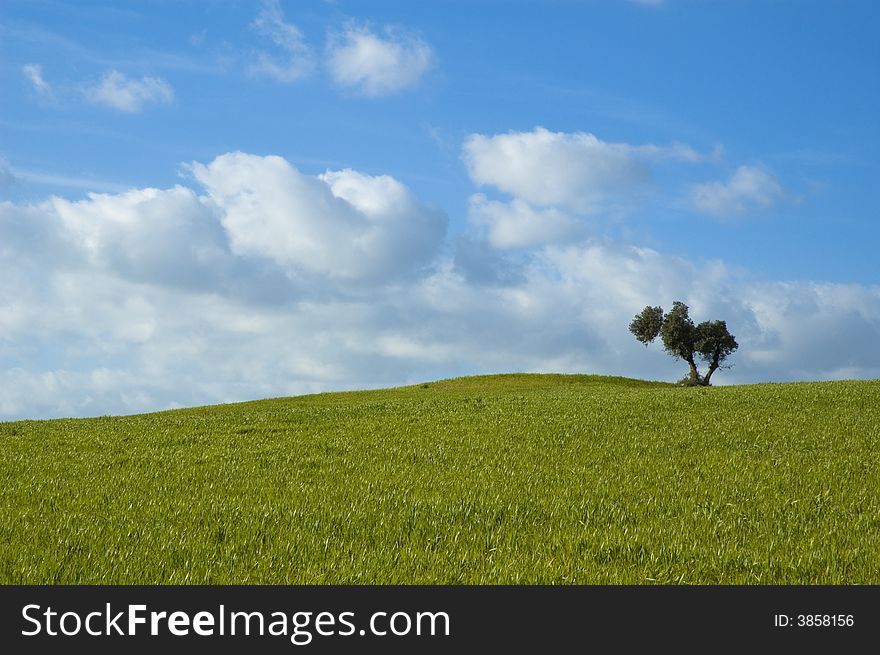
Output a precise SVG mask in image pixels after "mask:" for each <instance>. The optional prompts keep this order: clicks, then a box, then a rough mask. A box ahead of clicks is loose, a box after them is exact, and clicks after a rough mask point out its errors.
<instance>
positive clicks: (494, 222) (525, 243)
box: [468, 193, 584, 249]
mask: <svg viewBox="0 0 880 655" xmlns="http://www.w3.org/2000/svg"><path fill="white" fill-rule="evenodd" d="M468 210H469V211H468V213H469V218H470V220H471V222H472V223H474V224H475V225H480V226H485V228H486V229H487V238H488V242H489V244H490V245H491V246H492V247H493V248H499V249H508V248H522V247H529V246H540V245H545V244H549V243H557V242H561V241H571V240H573V239H576V238H577V237H578V236H583V232H584V231H583V226H582V225H581V224H580V223H579V222H578V221H576V220H575V219H573V218H572V217H570V216H568V215H566V214H565V213H563V212H561V211H559V210H557V209H554V208H548V209H535V208H534V207H532V206H530V205H529V204H528V203H526V202H524V201H522V200H520V199H518V198H515V199H514V200H512V201H511V202H498V201H496V200H489V199H488V198H486V196H485V195H483V194H482V193H477V194H474V195H472V196H471V198H470V202H469V208H468Z"/></svg>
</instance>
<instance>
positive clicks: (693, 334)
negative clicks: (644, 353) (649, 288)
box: [629, 301, 739, 386]
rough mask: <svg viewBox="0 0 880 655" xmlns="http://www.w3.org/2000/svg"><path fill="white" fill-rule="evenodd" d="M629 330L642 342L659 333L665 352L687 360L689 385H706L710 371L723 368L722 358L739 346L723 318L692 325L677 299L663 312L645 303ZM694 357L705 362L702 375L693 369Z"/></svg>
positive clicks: (651, 338)
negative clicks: (706, 366) (706, 365)
mask: <svg viewBox="0 0 880 655" xmlns="http://www.w3.org/2000/svg"><path fill="white" fill-rule="evenodd" d="M629 331H630V332H632V333H633V335H634V336H635V338H636V339H638V340H639V341H640V342H642V343H643V344H645V346H647V345H648V344H649V343H651V342H652V341H654V339H656V338H657V337H658V336H659V337H660V340H661V341H662V342H663V349H664V350H665V351H666V352H667V353H669V354H670V355H671V356H672V357H675V358H676V359H682V360H684V361H685V362H687V364H688V367H689V375H688V383H689V384H692V385H704V386H709V380H710V379H711V378H712V374H713V373H714V372H715V371H717V370H718V369H719V368H723V363H724V361H725V360H726V359H727V358H728V357H729V356H730V354H731V353H733V352H734V351H735V350H736V349H737V348H738V347H739V344H738V343H737V342H736V339H735V338H734V336H733V335H732V334H730V332H729V331H728V330H727V324H726V323H725V322H724V321H703V322H702V323H700V324H699V325H694V322H693V320H691V318H690V316H689V315H688V306H687V305H685V304H684V303H683V302H679V301H675V302H674V303H672V309H670V310H669V311H668V312H667V313H665V314H664V313H663V309H662V308H661V307H651V306H650V305H649V306H648V307H645V308H644V309H643V310H642V311H641V312H640V313H638V314H636V316H635V318H634V319H633V320H632V322H631V323H630V324H629ZM697 359H700V360H702V361H703V362H705V363H706V364H708V368H707V369H706V373H705V374H704V375H700V372H699V370H698V369H697V361H696V360H697Z"/></svg>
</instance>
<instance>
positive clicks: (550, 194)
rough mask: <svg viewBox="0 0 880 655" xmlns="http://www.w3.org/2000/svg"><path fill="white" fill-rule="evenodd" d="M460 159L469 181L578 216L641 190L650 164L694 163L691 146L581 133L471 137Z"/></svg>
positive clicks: (695, 155)
mask: <svg viewBox="0 0 880 655" xmlns="http://www.w3.org/2000/svg"><path fill="white" fill-rule="evenodd" d="M463 158H464V161H465V164H466V165H467V168H468V172H469V173H470V176H471V179H472V180H473V181H474V182H475V183H476V184H479V185H483V186H493V187H496V188H497V189H499V190H501V191H503V192H505V193H508V194H511V195H513V196H515V197H518V198H520V199H522V200H525V201H527V202H529V203H531V204H533V205H540V206H551V205H556V206H559V207H562V208H566V209H568V210H570V211H574V212H578V213H592V212H596V211H599V210H600V209H602V208H603V207H605V206H606V205H607V203H608V202H609V201H612V200H614V199H616V198H621V197H625V196H628V195H630V194H633V193H636V192H638V191H640V190H642V189H643V188H644V187H645V186H646V184H647V183H648V182H649V181H650V168H649V165H648V164H649V162H650V161H651V160H657V159H663V158H669V159H676V160H683V161H698V160H699V159H700V155H699V154H698V153H697V152H696V151H694V150H693V149H692V148H690V147H688V146H685V145H682V144H673V145H671V146H657V145H654V144H644V145H630V144H627V143H609V142H607V141H602V140H601V139H599V138H598V137H596V136H595V135H593V134H589V133H586V132H573V133H566V132H551V131H549V130H547V129H545V128H543V127H537V128H535V129H534V130H532V131H531V132H508V133H507V134H497V135H494V136H485V135H482V134H472V135H470V136H469V137H468V138H467V139H466V140H465V143H464V150H463Z"/></svg>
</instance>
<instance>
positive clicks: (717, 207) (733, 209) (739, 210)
mask: <svg viewBox="0 0 880 655" xmlns="http://www.w3.org/2000/svg"><path fill="white" fill-rule="evenodd" d="M783 198H785V191H784V190H783V188H782V185H781V184H780V183H779V181H778V180H777V179H776V177H774V176H773V175H772V174H771V173H769V172H768V171H766V170H764V169H763V168H761V167H758V166H740V167H739V168H737V169H736V171H734V173H733V175H731V176H730V178H729V179H728V180H727V181H726V182H717V181H716V182H706V183H703V184H695V185H693V186H692V187H691V203H692V204H693V206H694V208H695V209H697V210H698V211H701V212H704V213H706V214H711V215H713V216H722V217H723V216H740V215H743V214H746V213H748V212H751V211H754V210H757V209H768V208H770V207H772V206H773V205H775V204H776V203H778V202H779V201H780V200H782V199H783Z"/></svg>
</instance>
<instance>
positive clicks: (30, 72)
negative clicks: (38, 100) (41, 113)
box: [21, 64, 52, 97]
mask: <svg viewBox="0 0 880 655" xmlns="http://www.w3.org/2000/svg"><path fill="white" fill-rule="evenodd" d="M21 72H22V74H23V75H24V76H25V77H26V78H27V79H28V81H30V83H31V84H32V85H33V87H34V90H35V91H36V92H37V93H38V94H40V95H41V96H43V97H51V96H52V86H51V85H50V84H49V83H48V82H47V81H46V80H45V79H43V67H42V66H40V65H39V64H25V65H24V66H22V67H21Z"/></svg>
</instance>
